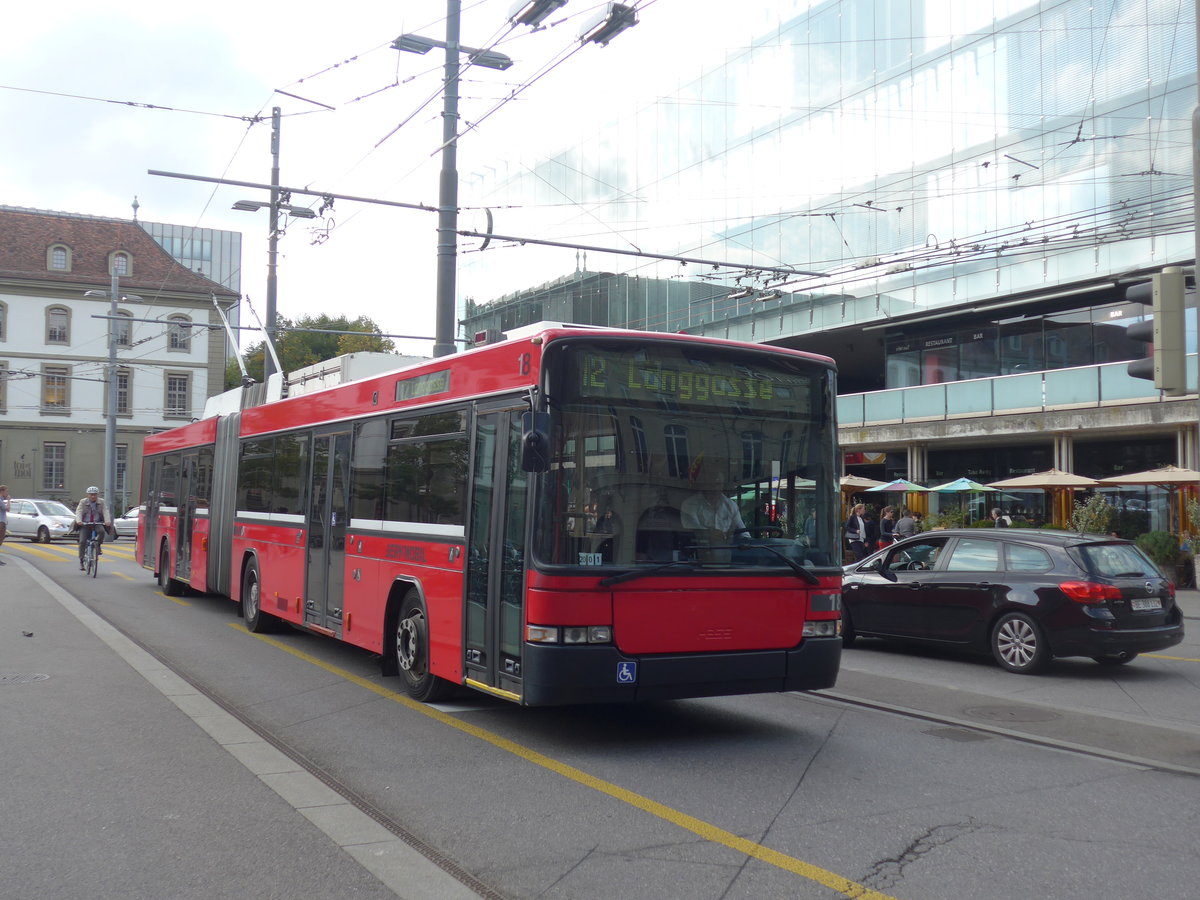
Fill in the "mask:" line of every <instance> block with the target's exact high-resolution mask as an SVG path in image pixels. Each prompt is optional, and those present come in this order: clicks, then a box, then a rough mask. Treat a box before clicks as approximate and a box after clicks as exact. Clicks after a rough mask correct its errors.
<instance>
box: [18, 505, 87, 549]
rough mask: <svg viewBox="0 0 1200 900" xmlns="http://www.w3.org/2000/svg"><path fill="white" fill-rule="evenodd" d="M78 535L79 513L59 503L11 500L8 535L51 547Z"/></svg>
mask: <svg viewBox="0 0 1200 900" xmlns="http://www.w3.org/2000/svg"><path fill="white" fill-rule="evenodd" d="M74 531H75V513H74V511H72V510H71V509H70V508H68V507H67V506H66V505H64V504H62V503H59V502H58V501H57V500H9V501H8V533H9V534H10V535H11V536H12V537H23V538H29V540H31V541H38V542H39V543H42V544H48V543H50V542H51V541H52V540H54V539H56V538H58V539H67V538H70V537H72V535H73V533H74Z"/></svg>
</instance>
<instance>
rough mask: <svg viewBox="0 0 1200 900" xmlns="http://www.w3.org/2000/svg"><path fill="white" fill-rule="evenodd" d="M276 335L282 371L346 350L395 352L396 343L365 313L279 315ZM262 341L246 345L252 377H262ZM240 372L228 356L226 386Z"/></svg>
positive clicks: (233, 384)
mask: <svg viewBox="0 0 1200 900" xmlns="http://www.w3.org/2000/svg"><path fill="white" fill-rule="evenodd" d="M276 328H277V329H278V337H277V339H276V343H275V352H276V353H277V354H279V364H280V366H282V368H283V371H284V372H294V371H296V370H297V369H301V368H303V367H304V366H311V365H313V364H314V363H319V362H323V361H325V360H327V359H333V358H334V357H335V356H341V355H343V354H345V353H362V352H374V353H395V352H396V345H395V344H394V343H393V342H392V341H391V340H390V339H389V338H385V337H384V336H383V335H382V333H381V332H380V330H379V326H378V325H376V324H375V323H374V322H373V321H371V319H369V318H368V317H367V316H359V317H358V318H357V319H349V318H347V317H346V316H337V317H336V318H334V317H330V316H327V315H324V314H322V315H319V316H302V317H300V318H299V319H297V320H296V321H295V322H292V321H291V320H289V319H285V318H283V317H282V316H280V317H278V318H277V319H276ZM330 331H334V332H336V331H351V332H355V333H354V334H327V333H324V332H330ZM265 346H266V345H265V342H263V341H259V342H258V343H257V344H251V345H250V346H249V347H248V348H247V349H246V354H245V361H246V371H247V373H248V374H249V375H250V377H251V378H253V379H254V380H255V381H262V378H263V357H264V355H265ZM241 377H242V373H241V370H240V369H239V368H238V364H237V360H230V363H229V365H228V366H227V367H226V368H225V387H226V388H231V387H237V385H238V384H239V383H240V382H241Z"/></svg>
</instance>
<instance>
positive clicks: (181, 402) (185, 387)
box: [163, 373, 192, 418]
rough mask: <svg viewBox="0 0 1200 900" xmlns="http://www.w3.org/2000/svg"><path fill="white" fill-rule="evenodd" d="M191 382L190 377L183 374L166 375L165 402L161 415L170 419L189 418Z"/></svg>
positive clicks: (190, 410)
mask: <svg viewBox="0 0 1200 900" xmlns="http://www.w3.org/2000/svg"><path fill="white" fill-rule="evenodd" d="M191 381H192V376H191V375H186V374H183V373H176V374H173V375H172V374H168V375H167V384H166V394H167V395H166V402H165V403H164V404H163V415H165V416H169V417H172V418H179V417H181V416H183V417H186V418H190V417H191V415H192V404H191Z"/></svg>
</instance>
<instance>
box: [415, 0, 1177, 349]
mask: <svg viewBox="0 0 1200 900" xmlns="http://www.w3.org/2000/svg"><path fill="white" fill-rule="evenodd" d="M1197 2H1200V0H1197ZM461 12H462V2H461V0H446V74H445V78H446V83H445V86H444V87H443V89H442V101H443V102H442V171H441V174H440V176H439V181H438V227H437V233H438V240H437V295H436V296H437V300H436V307H435V312H434V316H435V318H434V330H433V335H434V343H433V355H434V356H449V355H450V354H451V353H453V352H454V297H455V293H456V290H457V284H456V279H455V276H456V272H455V267H456V266H457V264H458V260H457V254H458V235H457V234H456V232H457V230H458V39H459V32H460V24H461Z"/></svg>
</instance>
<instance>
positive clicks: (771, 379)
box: [534, 338, 840, 571]
mask: <svg viewBox="0 0 1200 900" xmlns="http://www.w3.org/2000/svg"><path fill="white" fill-rule="evenodd" d="M545 365H546V367H547V370H548V374H547V380H546V385H547V386H548V387H547V393H548V395H549V401H550V409H551V413H552V421H553V430H552V433H551V460H550V468H549V470H548V471H546V472H544V473H542V474H540V475H538V476H537V506H536V509H537V515H538V521H537V522H536V524H535V527H534V533H535V534H536V535H537V538H536V539H535V542H534V543H535V550H534V552H535V556H536V558H537V560H538V562H539V563H542V564H547V565H554V566H573V567H600V568H608V569H609V570H610V571H611V569H612V567H617V568H624V569H635V568H640V567H647V568H650V567H656V566H657V567H662V566H663V564H664V563H674V564H676V565H673V566H671V567H670V568H669V569H668V570H667V571H678V570H680V569H682V568H685V567H686V566H688V565H695V566H697V567H700V566H704V567H707V566H709V565H713V566H717V567H720V568H735V569H745V568H770V569H773V570H779V569H780V568H785V569H786V568H787V567H788V565H789V564H790V565H791V566H792V568H795V563H799V564H800V565H803V566H806V567H812V566H828V565H832V564H834V563H836V562H837V561H838V553H837V549H838V547H839V546H840V545H839V543H838V541H837V530H836V512H837V511H836V502H837V491H838V486H837V479H836V476H835V471H836V469H835V466H836V451H835V446H836V443H835V442H836V425H835V422H834V418H833V412H832V410H833V401H834V373H833V370H832V368H831V367H829V366H828V365H825V364H823V363H822V362H821V361H819V360H814V359H806V358H803V357H798V356H797V357H792V356H789V355H786V354H781V353H776V352H772V351H763V352H757V351H754V350H750V349H739V348H737V347H721V346H714V345H703V346H696V345H685V344H681V343H676V342H671V341H661V342H654V341H649V340H645V339H641V340H629V339H617V338H611V339H608V340H604V339H598V338H597V339H591V340H588V341H586V342H584V341H572V342H564V343H563V344H561V345H553V346H552V347H549V348H547V352H546V359H545Z"/></svg>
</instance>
